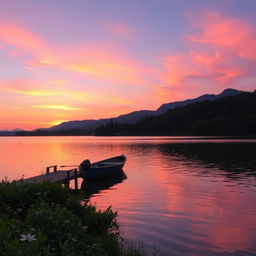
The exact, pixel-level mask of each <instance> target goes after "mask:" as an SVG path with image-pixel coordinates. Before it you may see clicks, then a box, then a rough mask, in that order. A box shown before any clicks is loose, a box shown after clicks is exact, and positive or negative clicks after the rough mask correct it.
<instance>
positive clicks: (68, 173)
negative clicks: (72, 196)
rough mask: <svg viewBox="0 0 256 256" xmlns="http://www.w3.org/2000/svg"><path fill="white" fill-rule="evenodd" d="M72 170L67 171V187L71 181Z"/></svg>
mask: <svg viewBox="0 0 256 256" xmlns="http://www.w3.org/2000/svg"><path fill="white" fill-rule="evenodd" d="M69 180H70V171H67V180H66V183H65V187H67V188H69V183H70V181H69Z"/></svg>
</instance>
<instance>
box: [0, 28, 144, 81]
mask: <svg viewBox="0 0 256 256" xmlns="http://www.w3.org/2000/svg"><path fill="white" fill-rule="evenodd" d="M112 29H113V31H115V33H117V34H118V33H119V35H121V34H122V35H123V36H125V35H127V36H128V34H131V29H129V28H128V27H127V26H125V25H123V24H117V25H115V26H114V27H112ZM0 31H1V33H0V43H3V44H4V45H5V46H7V48H6V50H8V51H9V53H10V54H11V56H12V57H19V56H21V55H23V56H25V57H26V59H25V61H24V64H25V66H26V68H28V69H30V70H33V69H46V68H49V69H56V70H60V71H71V72H76V73H81V74H84V75H88V76H90V77H91V78H94V79H100V80H104V81H109V82H114V83H132V84H141V83H142V82H143V80H144V78H143V76H144V75H145V73H146V71H145V68H144V67H143V65H142V64H140V63H138V62H136V61H134V60H131V59H129V57H127V56H125V54H124V53H123V52H122V51H120V50H118V49H117V47H110V46H109V47H108V46H106V44H105V43H101V44H95V43H94V44H88V43H86V44H82V46H78V45H75V46H73V47H54V46H49V45H47V44H46V42H44V40H43V39H42V38H40V37H39V36H37V35H35V34H34V33H32V32H30V31H28V30H26V29H25V28H22V27H18V26H13V25H6V24H1V23H0ZM10 46H11V47H12V48H11V49H9V47H10ZM13 48H14V49H13ZM2 50H5V48H3V49H2Z"/></svg>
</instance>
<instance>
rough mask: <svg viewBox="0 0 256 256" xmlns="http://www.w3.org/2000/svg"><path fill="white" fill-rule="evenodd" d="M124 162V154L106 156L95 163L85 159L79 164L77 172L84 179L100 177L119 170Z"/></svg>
mask: <svg viewBox="0 0 256 256" xmlns="http://www.w3.org/2000/svg"><path fill="white" fill-rule="evenodd" d="M125 162H126V156H125V155H120V156H116V157H112V158H108V159H105V160H101V161H99V162H95V163H90V161H89V160H88V159H86V160H84V161H83V162H82V163H81V164H80V165H79V173H80V176H81V177H82V178H83V179H85V180H93V179H100V178H104V177H107V176H110V175H113V174H116V173H118V172H120V171H121V170H122V168H123V166H124V165H125Z"/></svg>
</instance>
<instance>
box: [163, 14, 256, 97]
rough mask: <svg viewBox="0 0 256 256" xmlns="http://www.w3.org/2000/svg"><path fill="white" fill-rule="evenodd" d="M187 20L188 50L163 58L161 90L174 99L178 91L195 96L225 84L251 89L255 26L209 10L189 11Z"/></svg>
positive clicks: (255, 58)
mask: <svg viewBox="0 0 256 256" xmlns="http://www.w3.org/2000/svg"><path fill="white" fill-rule="evenodd" d="M190 20H191V24H192V27H193V33H190V34H189V35H187V36H185V39H186V40H187V42H189V44H188V47H189V48H190V49H189V51H187V52H183V53H176V54H173V55H169V56H167V57H166V58H165V62H164V68H165V71H164V72H163V74H162V79H163V80H164V82H165V86H163V87H162V88H163V89H162V90H164V91H165V92H166V93H167V95H169V97H172V99H177V98H178V96H179V95H180V94H181V93H180V92H182V94H183V95H187V96H189V95H193V96H194V95H199V94H201V93H202V92H204V91H206V92H207V91H208V92H209V91H212V90H211V89H212V88H214V89H213V91H214V92H219V91H220V90H222V89H224V88H226V87H234V88H240V89H242V88H243V86H245V87H246V86H247V88H248V86H251V89H254V88H255V84H253V83H251V81H255V82H256V76H255V72H254V70H255V68H256V31H255V29H254V30H253V28H252V26H251V25H250V24H249V23H246V22H245V21H244V20H241V19H237V18H233V17H226V16H224V15H223V14H221V13H219V12H216V11H209V10H208V11H205V10H204V11H203V12H202V13H201V15H194V16H192V15H191V13H190ZM249 81H250V85H249ZM166 88H169V89H170V90H169V89H168V90H167V89H166ZM160 91H161V90H160ZM160 95H163V93H160ZM175 95H176V96H175Z"/></svg>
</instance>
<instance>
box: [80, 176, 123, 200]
mask: <svg viewBox="0 0 256 256" xmlns="http://www.w3.org/2000/svg"><path fill="white" fill-rule="evenodd" d="M125 179H127V176H126V174H125V173H124V171H120V172H119V173H116V174H114V175H111V176H109V177H105V178H104V179H98V180H87V181H86V180H84V181H83V182H82V184H81V190H82V191H84V192H85V194H86V197H87V198H90V197H91V196H93V195H95V194H99V193H101V192H102V191H103V190H107V189H113V187H114V186H115V185H117V184H119V183H122V182H123V181H124V180H125Z"/></svg>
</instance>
